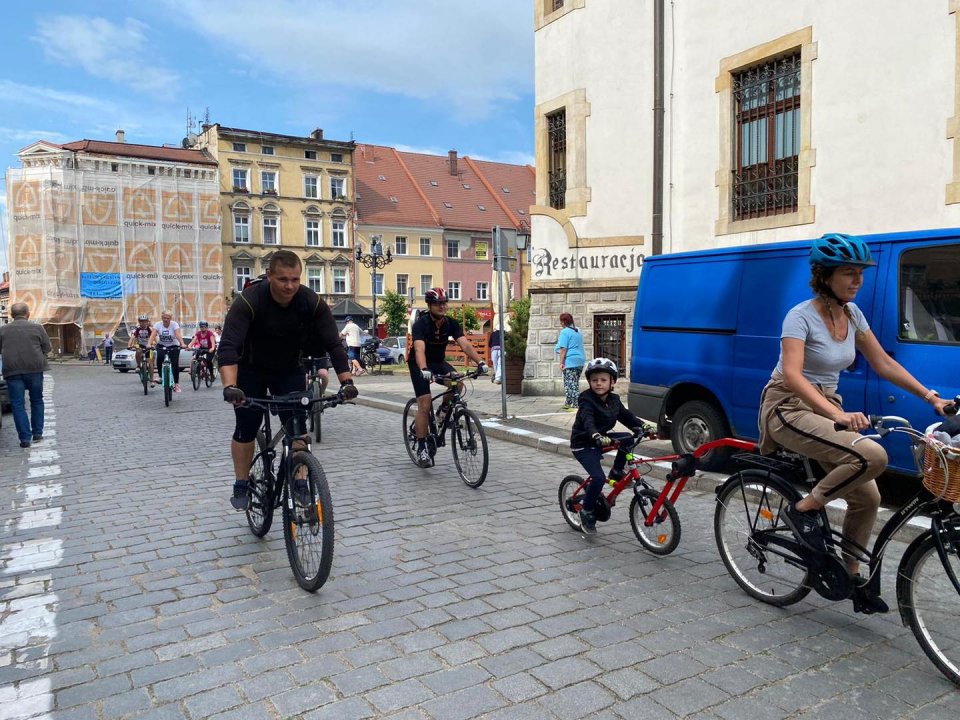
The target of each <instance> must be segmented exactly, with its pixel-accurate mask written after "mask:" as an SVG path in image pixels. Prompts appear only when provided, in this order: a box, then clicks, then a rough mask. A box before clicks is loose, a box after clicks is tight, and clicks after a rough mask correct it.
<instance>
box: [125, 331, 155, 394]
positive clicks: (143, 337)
mask: <svg viewBox="0 0 960 720" xmlns="http://www.w3.org/2000/svg"><path fill="white" fill-rule="evenodd" d="M151 334H153V328H152V327H150V318H149V316H147V315H141V316H140V317H139V318H137V326H136V327H135V328H133V330H131V331H130V342H128V343H127V349H128V350H133V349H134V348H136V350H137V367H140V363H141V362H142V360H143V353H145V352H146V351H147V348H148V345H149V344H150V335H151ZM147 364H148V365H149V366H150V382H151V384H153V385H155V384H156V383H154V382H153V357H152V356H151V357H149V358H147Z"/></svg>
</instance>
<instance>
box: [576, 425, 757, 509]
mask: <svg viewBox="0 0 960 720" xmlns="http://www.w3.org/2000/svg"><path fill="white" fill-rule="evenodd" d="M635 437H636V436H635ZM656 439H657V435H656V434H654V433H650V434H645V435H642V436H640V437H637V438H636V442H635V443H634V445H633V447H636V445H638V444H639V443H641V442H643V441H644V440H656ZM721 447H729V448H736V449H739V450H751V451H752V450H754V449H755V448H756V444H755V443H752V442H748V441H746V440H737V439H735V438H720V439H719V440H713V441H711V442H708V443H704V444H703V445H701V446H700V447H698V448H697V449H696V450H694V451H693V452H692V453H684V454H673V455H661V456H660V457H652V458H651V457H644V456H642V455H641V456H638V455H637V454H636V453H634V452H633V448H631V450H629V451H627V453H626V456H627V464H628V465H629V466H630V470H629V472H627V474H626V475H624V476H623V477H622V478H621V479H620V480H617V481H615V482H614V481H609V480H608V481H607V483H608V484H609V485H612V486H613V489H612V490H611V491H610V492H609V493H607V495H606V496H605V499H606V501H607V505H609V506H610V507H611V508H612V507H613V506H614V505H616V504H617V497H618V496H619V495H620V493H622V492H623V491H624V490H625V489H627V488H628V487H631V486H632V485H633V484H634V483H639V484H640V485H642V486H643V487H646V488H650V484H649V483H648V482H647V480H646V474H645V473H644V472H642V471H641V467H642V466H644V465H653V463H659V462H670V463H672V467H671V469H670V472H669V473H667V477H666V484H665V485H664V486H663V489H662V490H661V491H660V495H659V496H658V497H657V500H656V502H655V503H654V504H653V507H652V508H650V514H649V515H648V516H647V519H646V521H645V522H644V525H646V526H647V527H652V526H653V524H654V521H655V520H656V519H657V518H658V517H659V515H660V510H661V509H662V508H663V504H664V501H665V500H666V501H669V502H670V503H671V504H672V505H675V504H676V502H677V498H679V497H680V493H682V492H683V489H684V487H686V485H687V481H688V480H689V479H690V478H691V477H692V476H693V474H694V473H695V472H696V471H697V469H698V467H699V463H698V462H697V461H698V460H699V459H700V458H702V457H703V456H704V455H706V454H707V453H709V452H710V451H711V450H715V449H716V448H721ZM619 449H620V444H619V443H613V444H612V445H609V446H607V447H604V448H602V452H604V453H608V452H613V451H616V450H619ZM589 484H590V478H589V477H588V478H586V479H585V480H584V481H583V483H581V484H580V486H579V487H578V488H577V490H576V492H575V493H574V495H573V497H576V496H577V495H579V494H580V493H583V492H586V489H587V486H588V485H589Z"/></svg>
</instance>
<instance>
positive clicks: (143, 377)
mask: <svg viewBox="0 0 960 720" xmlns="http://www.w3.org/2000/svg"><path fill="white" fill-rule="evenodd" d="M151 352H153V351H152V350H149V349H147V348H140V366H139V367H138V368H137V372H139V374H140V383H141V384H142V385H143V394H144V395H146V394H147V393H148V392H149V390H150V381H151V380H152V379H153V378H152V377H151V376H150V353H151Z"/></svg>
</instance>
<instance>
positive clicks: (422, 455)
mask: <svg viewBox="0 0 960 720" xmlns="http://www.w3.org/2000/svg"><path fill="white" fill-rule="evenodd" d="M430 462H431V457H430V451H429V450H427V446H426V445H424V446H423V449H422V450H420V452H418V453H417V463H419V465H420V467H430Z"/></svg>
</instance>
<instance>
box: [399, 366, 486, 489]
mask: <svg viewBox="0 0 960 720" xmlns="http://www.w3.org/2000/svg"><path fill="white" fill-rule="evenodd" d="M480 374H481V373H480V371H479V368H478V369H477V370H473V371H471V372H468V373H449V374H447V375H434V376H433V381H434V382H436V383H439V384H445V383H446V382H451V383H452V386H450V387H448V389H447V390H445V391H444V392H442V393H439V394H437V395H434V396H433V397H432V398H431V399H430V425H429V429H428V430H427V437H426V443H427V449H428V450H429V451H430V467H433V466H434V465H435V464H436V461H435V456H436V454H437V448H441V447H443V446H444V445H446V434H447V430H449V431H450V446H451V447H452V448H453V461H454V463H455V464H456V466H457V473H458V474H459V475H460V479H461V480H463V482H464V483H466V484H467V485H468V486H469V487H472V488H478V487H480V486H481V485H483V481H484V480H486V479H487V466H488V464H489V460H490V459H489V456H488V453H487V436H486V434H485V433H484V432H483V425H481V424H480V418H479V417H477V414H476V413H475V412H473V411H472V410H469V409H468V408H467V401H466V400H465V399H464V397H463V395H462V394H461V392H460V390H459V389H458V384H459V381H461V380H473V379H475V378H477V377H479V376H480ZM436 400H441V407H440V409H439V410H438V411H437V412H434V409H433V403H434V402H435V401H436ZM438 413H439V414H438ZM416 417H417V399H416V398H412V399H410V400H409V401H408V402H407V406H406V407H405V408H404V409H403V441H404V445H405V446H406V448H407V454H408V455H409V456H410V459H411V460H413V462H414V464H415V465H417V466H418V467H419V466H420V465H419V462H418V461H417V433H416V428H415V426H414V420H415V419H416Z"/></svg>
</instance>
